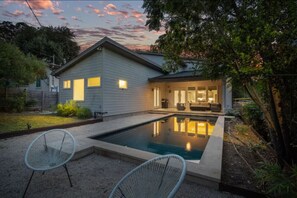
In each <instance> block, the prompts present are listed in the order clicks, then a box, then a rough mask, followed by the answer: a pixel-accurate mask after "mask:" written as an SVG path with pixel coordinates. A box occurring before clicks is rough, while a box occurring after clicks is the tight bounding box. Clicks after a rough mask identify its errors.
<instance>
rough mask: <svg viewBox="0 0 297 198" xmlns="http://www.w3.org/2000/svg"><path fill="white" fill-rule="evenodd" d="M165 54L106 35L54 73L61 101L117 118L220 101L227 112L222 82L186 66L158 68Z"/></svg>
mask: <svg viewBox="0 0 297 198" xmlns="http://www.w3.org/2000/svg"><path fill="white" fill-rule="evenodd" d="M163 62H164V59H163V56H162V55H160V54H153V53H139V54H137V53H135V52H133V51H131V50H129V49H127V48H126V47H124V46H122V45H120V44H119V43H117V42H115V41H113V40H111V39H109V38H107V37H105V38H103V39H102V40H100V41H99V42H97V43H96V44H95V45H93V46H92V47H90V48H88V49H87V50H85V51H84V52H82V53H81V54H80V55H78V56H77V57H76V58H74V59H73V60H71V61H70V62H68V63H67V64H66V65H64V66H63V67H61V68H59V69H57V70H56V71H55V73H54V75H55V76H58V77H59V79H60V85H59V87H60V92H59V101H60V102H62V103H65V102H66V101H67V100H76V101H77V102H78V103H80V105H81V106H85V107H88V108H90V109H91V110H92V111H93V112H94V111H99V112H108V115H109V116H110V115H119V114H126V113H135V112H142V111H148V110H152V109H154V108H161V107H162V102H161V101H162V99H168V102H169V103H168V107H169V108H176V106H177V103H183V104H185V107H186V108H190V103H191V105H192V106H193V104H194V105H200V104H201V103H206V104H208V102H210V103H220V104H222V111H226V110H227V109H230V108H231V107H232V106H231V98H232V95H231V92H230V90H229V89H230V87H227V86H226V81H225V80H217V81H210V80H206V79H203V78H202V77H201V76H194V75H193V71H190V69H191V68H190V67H191V62H190V61H188V62H187V60H186V61H185V62H186V63H187V66H188V67H185V68H184V69H182V70H181V71H179V72H177V73H175V74H166V73H165V72H164V71H163V70H162V64H163Z"/></svg>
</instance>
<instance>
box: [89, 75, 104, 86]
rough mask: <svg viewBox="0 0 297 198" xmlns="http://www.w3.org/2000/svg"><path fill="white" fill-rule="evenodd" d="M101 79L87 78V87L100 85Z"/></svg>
mask: <svg viewBox="0 0 297 198" xmlns="http://www.w3.org/2000/svg"><path fill="white" fill-rule="evenodd" d="M100 85H101V79H100V77H92V78H88V87H100Z"/></svg>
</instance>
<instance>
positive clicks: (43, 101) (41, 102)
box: [0, 88, 58, 111]
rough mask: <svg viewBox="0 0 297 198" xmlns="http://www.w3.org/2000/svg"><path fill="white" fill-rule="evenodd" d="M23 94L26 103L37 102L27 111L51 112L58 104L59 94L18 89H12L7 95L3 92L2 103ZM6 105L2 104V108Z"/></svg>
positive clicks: (8, 90) (1, 93)
mask: <svg viewBox="0 0 297 198" xmlns="http://www.w3.org/2000/svg"><path fill="white" fill-rule="evenodd" d="M20 94H23V95H25V97H26V101H32V100H34V101H35V104H34V105H33V106H31V107H27V108H26V109H27V110H39V111H45V110H51V107H53V106H56V105H57V104H58V92H47V91H41V90H26V89H23V90H22V89H17V88H10V89H7V91H6V95H5V93H4V92H3V91H0V97H1V101H2V100H3V101H5V100H4V99H5V98H12V97H15V96H16V95H20ZM1 103H2V102H1ZM3 105H5V102H4V104H1V106H3Z"/></svg>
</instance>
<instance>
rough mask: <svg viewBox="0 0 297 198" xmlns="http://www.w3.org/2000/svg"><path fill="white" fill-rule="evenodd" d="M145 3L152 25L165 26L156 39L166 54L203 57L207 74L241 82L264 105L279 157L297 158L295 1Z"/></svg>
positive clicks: (173, 66) (175, 58)
mask: <svg viewBox="0 0 297 198" xmlns="http://www.w3.org/2000/svg"><path fill="white" fill-rule="evenodd" d="M143 8H145V13H146V14H147V18H148V20H147V22H146V25H147V26H148V27H149V29H150V30H159V29H160V27H161V26H162V25H164V27H165V29H166V34H164V35H161V36H160V37H159V39H158V40H157V44H158V46H159V47H160V48H161V49H162V50H163V52H164V53H165V55H166V56H167V57H168V58H170V59H171V60H173V62H178V61H179V60H180V59H179V57H180V56H181V55H185V54H186V55H190V56H192V57H193V58H197V59H203V61H202V62H199V64H202V65H199V67H198V68H199V69H200V70H201V71H203V73H204V74H205V75H206V76H207V77H210V78H212V79H215V78H218V77H222V76H224V77H227V78H230V79H231V80H232V81H236V82H240V83H241V84H242V86H243V87H244V88H245V89H246V90H247V92H248V93H249V95H250V97H251V98H252V100H253V101H254V102H255V103H256V104H257V105H258V106H259V107H260V109H261V110H262V112H263V114H264V117H265V120H266V123H267V125H268V128H269V133H270V137H271V141H272V144H273V146H274V148H275V149H276V151H277V153H278V156H279V159H280V158H284V159H285V160H286V161H287V162H289V163H292V162H293V161H294V162H295V163H296V162H297V150H296V148H297V147H296V145H297V129H296V128H294V126H295V127H296V122H297V104H296V103H297V81H296V77H297V75H296V74H297V67H296V63H297V15H296V13H297V1H295V0H288V1H275V0H273V1H265V0H256V1H247V0H229V1H220V0H213V1H206V0H198V1H196V0H144V4H143ZM177 65H178V64H169V65H167V67H168V68H169V69H171V70H175V69H176V67H177ZM259 86H260V87H261V89H257V87H259ZM279 161H281V160H279Z"/></svg>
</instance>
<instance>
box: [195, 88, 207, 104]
mask: <svg viewBox="0 0 297 198" xmlns="http://www.w3.org/2000/svg"><path fill="white" fill-rule="evenodd" d="M197 102H206V88H205V87H198V90H197Z"/></svg>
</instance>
